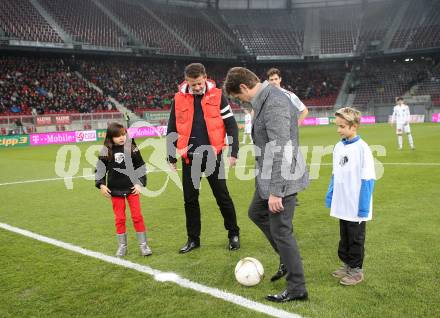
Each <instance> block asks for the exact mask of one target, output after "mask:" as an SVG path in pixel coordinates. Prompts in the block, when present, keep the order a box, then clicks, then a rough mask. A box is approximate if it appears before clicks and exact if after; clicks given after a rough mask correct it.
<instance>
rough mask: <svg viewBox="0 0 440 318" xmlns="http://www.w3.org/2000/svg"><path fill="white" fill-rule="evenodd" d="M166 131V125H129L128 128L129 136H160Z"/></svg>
mask: <svg viewBox="0 0 440 318" xmlns="http://www.w3.org/2000/svg"><path fill="white" fill-rule="evenodd" d="M166 133H167V126H155V127H152V126H147V127H131V128H128V135H129V136H130V138H139V137H160V136H165V135H166Z"/></svg>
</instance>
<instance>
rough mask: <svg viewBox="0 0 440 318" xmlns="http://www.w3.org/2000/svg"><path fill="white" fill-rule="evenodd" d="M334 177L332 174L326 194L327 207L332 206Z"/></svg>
mask: <svg viewBox="0 0 440 318" xmlns="http://www.w3.org/2000/svg"><path fill="white" fill-rule="evenodd" d="M333 179H334V176H333V175H332V177H331V179H330V184H329V185H328V190H327V195H326V196H325V207H327V208H330V207H331V206H332V198H333Z"/></svg>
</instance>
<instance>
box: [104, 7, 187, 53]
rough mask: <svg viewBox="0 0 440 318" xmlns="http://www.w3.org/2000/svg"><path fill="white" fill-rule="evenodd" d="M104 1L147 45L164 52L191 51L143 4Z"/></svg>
mask: <svg viewBox="0 0 440 318" xmlns="http://www.w3.org/2000/svg"><path fill="white" fill-rule="evenodd" d="M102 3H103V4H104V5H105V6H106V7H107V8H108V9H110V11H111V12H112V13H113V14H115V15H116V16H117V17H118V18H119V19H120V21H122V23H124V25H126V26H127V27H128V28H129V30H130V31H131V32H132V33H133V34H134V35H135V36H136V37H137V38H138V39H139V40H141V41H142V43H143V44H145V45H146V46H148V47H151V48H157V49H158V50H159V52H160V53H164V54H182V55H188V54H189V53H190V51H189V50H188V49H187V48H186V47H185V46H183V44H181V43H180V41H179V40H177V38H176V37H175V36H174V35H173V34H171V32H169V31H168V30H167V29H165V28H164V27H163V26H162V25H161V24H160V23H159V22H157V21H156V20H155V19H154V18H153V17H152V16H151V15H150V14H149V13H148V12H147V11H146V10H144V9H142V7H141V6H139V5H137V4H133V3H127V2H126V1H122V0H105V1H102Z"/></svg>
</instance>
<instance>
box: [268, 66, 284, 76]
mask: <svg viewBox="0 0 440 318" xmlns="http://www.w3.org/2000/svg"><path fill="white" fill-rule="evenodd" d="M266 75H267V78H269V77H271V76H272V75H278V77H280V78H281V71H280V70H279V69H277V68H275V67H272V68H271V69H269V70H268V71H267V73H266Z"/></svg>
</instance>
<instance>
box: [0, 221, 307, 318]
mask: <svg viewBox="0 0 440 318" xmlns="http://www.w3.org/2000/svg"><path fill="white" fill-rule="evenodd" d="M0 228H2V229H4V230H7V231H10V232H14V233H17V234H20V235H23V236H27V237H30V238H32V239H34V240H37V241H40V242H44V243H47V244H51V245H55V246H58V247H61V248H63V249H66V250H69V251H72V252H75V253H79V254H82V255H85V256H89V257H93V258H96V259H99V260H101V261H104V262H107V263H111V264H114V265H119V266H122V267H126V268H130V269H134V270H135V271H138V272H141V273H145V274H148V275H151V276H153V278H154V279H155V280H157V281H159V282H172V283H175V284H177V285H179V286H181V287H184V288H188V289H192V290H194V291H196V292H199V293H203V294H208V295H210V296H213V297H215V298H219V299H222V300H224V301H227V302H230V303H233V304H236V305H238V306H241V307H244V308H247V309H250V310H253V311H258V312H261V313H264V314H267V315H269V316H272V317H283V318H284V317H285V318H301V316H299V315H297V314H294V313H290V312H287V311H284V310H281V309H277V308H274V307H271V306H268V305H264V304H262V303H259V302H256V301H253V300H250V299H247V298H244V297H242V296H239V295H235V294H232V293H228V292H226V291H222V290H219V289H217V288H213V287H209V286H205V285H202V284H199V283H196V282H192V281H190V280H189V279H186V278H183V277H180V276H179V275H177V274H175V273H167V272H161V271H159V270H157V269H154V268H151V267H149V266H145V265H141V264H137V263H133V262H130V261H127V260H124V259H120V258H117V257H113V256H109V255H105V254H102V253H99V252H95V251H91V250H88V249H85V248H82V247H79V246H76V245H73V244H70V243H65V242H62V241H58V240H56V239H53V238H50V237H46V236H43V235H40V234H36V233H33V232H30V231H27V230H23V229H20V228H17V227H14V226H11V225H9V224H5V223H0Z"/></svg>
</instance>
